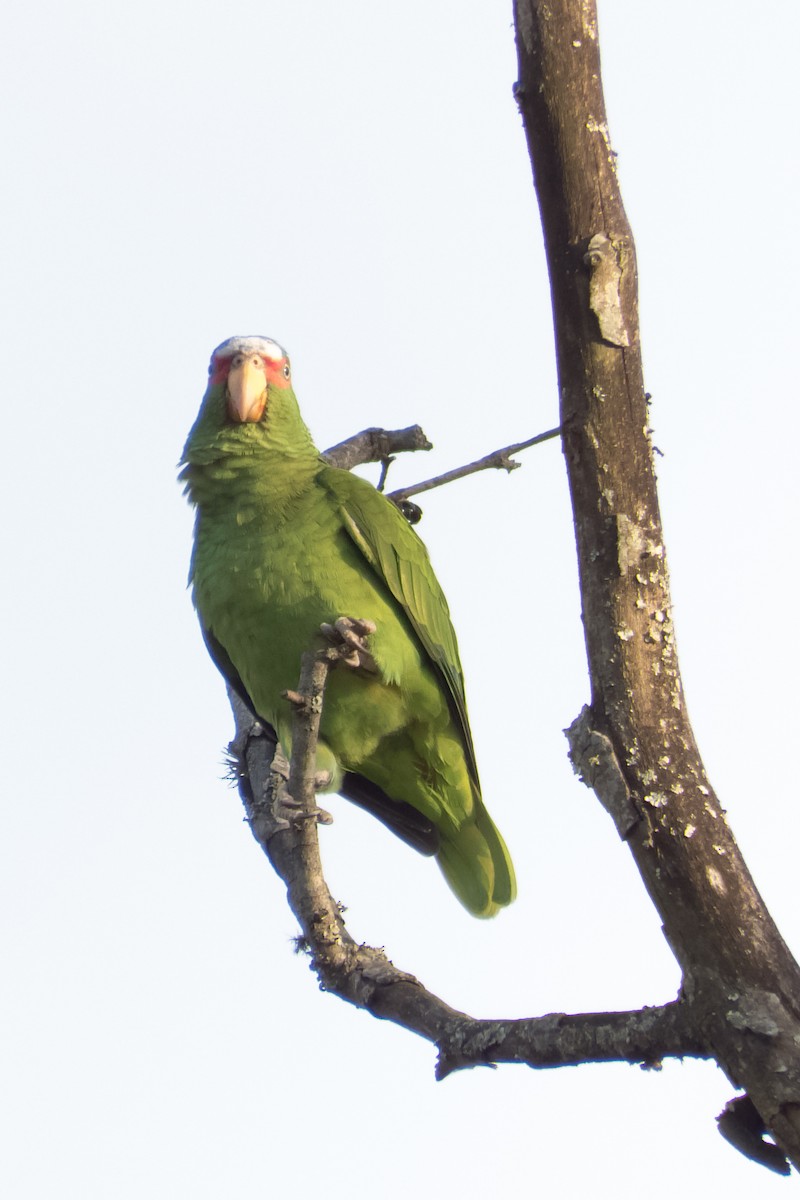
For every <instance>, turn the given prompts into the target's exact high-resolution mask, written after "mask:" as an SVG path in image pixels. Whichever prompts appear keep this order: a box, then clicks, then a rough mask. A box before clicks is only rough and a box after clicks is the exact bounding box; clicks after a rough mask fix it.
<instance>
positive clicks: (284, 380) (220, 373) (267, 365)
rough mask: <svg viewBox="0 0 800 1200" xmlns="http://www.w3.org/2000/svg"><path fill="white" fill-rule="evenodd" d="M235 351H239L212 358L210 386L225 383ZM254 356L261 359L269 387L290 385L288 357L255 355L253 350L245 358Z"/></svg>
mask: <svg viewBox="0 0 800 1200" xmlns="http://www.w3.org/2000/svg"><path fill="white" fill-rule="evenodd" d="M237 353H239V351H236V352H235V353H233V354H226V355H225V356H224V357H221V358H219V357H215V358H214V359H213V361H212V363H211V371H210V372H209V374H210V383H211V386H212V387H216V386H217V384H220V383H225V382H226V381H227V378H228V372H229V371H230V369H231V364H232V363H233V360H234V358H235V357H236V354H237ZM255 357H258V358H260V359H261V362H262V364H263V366H264V374H265V375H266V377H267V383H268V384H269V385H270V387H274V388H281V389H283V388H287V387H289V386H290V378H289V376H288V374H287V372H288V367H289V360H288V358H267V357H266V355H264V354H258V355H257V354H256V352H254V351H253V352H251V353H250V354H248V355H247V358H255Z"/></svg>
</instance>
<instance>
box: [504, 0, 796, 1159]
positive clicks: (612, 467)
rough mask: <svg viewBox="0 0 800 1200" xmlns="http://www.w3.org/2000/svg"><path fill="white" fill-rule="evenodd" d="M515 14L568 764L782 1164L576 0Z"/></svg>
mask: <svg viewBox="0 0 800 1200" xmlns="http://www.w3.org/2000/svg"><path fill="white" fill-rule="evenodd" d="M515 24H516V34H517V51H518V58H519V83H518V85H517V89H516V96H517V100H518V103H519V107H520V112H521V114H522V118H523V123H524V127H525V133H526V137H527V142H528V149H529V152H530V157H531V163H532V166H533V173H534V181H535V185H536V191H537V196H538V199H539V207H540V213H541V221H542V228H543V231H544V238H545V249H546V254H547V261H548V270H549V274H550V285H551V291H552V297H553V313H554V319H555V331H556V353H557V361H558V375H559V394H560V396H561V405H562V426H563V427H564V453H565V459H566V465H567V473H568V477H569V483H570V489H571V494H572V503H573V511H574V521H575V530H576V540H577V549H578V563H579V571H580V582H581V598H582V606H583V622H584V629H585V636H586V646H587V654H588V660H589V670H590V676H591V685H592V700H591V707H590V709H588V710H587V713H586V716H585V718H584V720H583V721H582V723H581V724H582V731H581V740H582V741H584V742H585V741H586V739H587V737H589V736H593V737H595V739H596V745H597V746H598V747H604V749H603V750H602V753H601V754H600V758H601V759H602V760H603V763H604V764H605V768H604V769H603V770H601V771H600V772H599V773H598V776H597V778H594V777H593V776H592V774H591V773H589V772H586V771H584V778H586V780H587V782H592V784H593V786H595V787H596V788H597V791H598V794H599V795H600V798H601V800H602V801H603V803H604V804H605V805H606V807H608V808H609V811H610V812H612V815H613V816H614V819H615V821H616V823H617V828H618V829H619V830H620V832H621V834H622V836H623V837H624V838H625V840H626V842H627V845H628V846H629V847H630V849H631V852H632V854H633V856H634V859H635V861H636V865H637V867H638V869H639V871H640V873H641V876H642V879H643V880H644V882H645V885H646V887H647V890H648V892H649V894H650V897H651V899H652V901H653V903H654V905H655V906H656V908H657V910H658V912H659V915H660V916H661V919H662V922H663V925H664V932H665V934H666V936H667V939H668V941H669V944H670V946H671V947H672V950H673V952H674V954H675V956H676V958H677V959H678V962H679V963H680V966H681V969H682V971H683V994H684V995H686V996H687V997H689V998H690V1000H691V1004H692V1007H693V1009H694V1012H695V1018H696V1020H697V1021H698V1030H702V1033H703V1036H704V1037H705V1038H707V1039H708V1045H709V1046H711V1047H712V1048H713V1051H714V1056H715V1058H716V1059H717V1061H718V1063H719V1064H720V1066H721V1067H722V1068H723V1069H724V1070H725V1071H726V1072H727V1074H728V1075H729V1077H730V1078H731V1079H732V1080H733V1081H734V1082H735V1083H736V1084H737V1085H739V1086H741V1087H744V1088H745V1089H746V1090H747V1092H748V1094H749V1096H750V1098H751V1100H752V1101H753V1103H754V1105H755V1107H756V1108H757V1110H758V1112H759V1113H760V1116H761V1119H762V1120H763V1122H764V1124H765V1126H766V1127H767V1128H768V1129H769V1130H770V1131H771V1133H772V1135H773V1136H774V1137H775V1139H776V1141H778V1142H779V1143H780V1145H781V1147H782V1148H783V1149H785V1150H786V1151H787V1153H789V1154H790V1156H791V1157H792V1159H793V1161H794V1163H795V1165H796V1166H798V1165H800V970H799V969H798V966H797V964H796V963H795V961H794V959H793V958H792V956H791V954H790V953H789V951H788V949H787V947H786V945H785V944H784V942H783V940H782V938H781V936H780V934H779V932H778V930H777V928H776V927H775V925H774V922H773V921H772V919H771V917H770V915H769V913H768V911H767V909H766V906H765V905H764V902H763V900H762V898H761V896H760V895H759V893H758V891H757V890H756V887H755V885H754V883H753V880H752V879H751V877H750V874H749V872H748V870H747V867H746V865H745V863H744V860H743V858H742V856H741V853H740V851H739V849H738V847H737V845H736V843H735V841H734V839H733V836H732V834H731V831H730V829H729V828H728V825H727V823H726V821H725V816H724V813H723V811H722V808H721V806H720V804H719V801H718V800H717V798H716V796H715V795H714V792H713V789H712V787H711V784H710V782H709V780H708V778H707V776H706V774H705V770H704V768H703V764H702V761H701V759H700V754H699V751H698V749H697V746H696V744H695V739H694V734H693V732H692V729H691V726H690V724H689V718H688V714H687V710H686V705H685V702H684V698H683V689H682V685H681V679H680V673H679V669H678V658H677V650H676V645H675V638H674V631H673V627H672V608H671V600H670V594H669V582H668V575H667V566H666V555H665V550H664V537H663V532H662V528H661V517H660V513H659V507H658V497H657V494H656V482H655V470H654V464H653V452H652V447H651V444H650V441H649V437H648V425H649V422H648V413H647V400H646V395H645V389H644V384H643V378H642V363H641V350H640V343H639V322H638V309H637V281H636V260H635V252H634V244H633V235H632V233H631V229H630V226H629V224H628V221H627V218H626V216H625V211H624V209H623V206H622V199H621V196H620V192H619V186H618V182H617V177H616V170H615V158H614V154H613V151H612V150H611V144H610V139H609V132H608V126H607V122H606V114H605V105H604V99H603V90H602V81H601V73H600V56H599V50H598V38H597V15H596V6H595V2H594V0H546V2H545V0H515Z"/></svg>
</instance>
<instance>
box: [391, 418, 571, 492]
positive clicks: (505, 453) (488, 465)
mask: <svg viewBox="0 0 800 1200" xmlns="http://www.w3.org/2000/svg"><path fill="white" fill-rule="evenodd" d="M560 435H561V427H560V426H559V428H558V429H548V430H547V432H546V433H538V434H537V435H536V437H532V438H528V440H527V441H526V442H515V443H514V445H513V446H504V447H503V449H502V450H493V451H492V453H491V454H487V455H485V456H484V457H483V458H479V459H477V460H476V461H475V462H472V463H467V465H466V466H463V467H455V468H454V470H452V471H445V473H444V474H443V475H436V476H434V478H433V479H426V480H424V481H423V482H422V483H415V484H413V485H412V486H411V487H404V488H398V489H397V491H396V492H389V494H388V498H389V499H390V500H394V502H395V504H398V503H400V502H401V501H403V500H407V499H408V497H409V496H418V495H419V494H420V492H429V491H430V490H431V489H432V488H436V487H442V485H443V484H445V483H452V482H453V481H454V480H456V479H464V477H465V476H467V475H474V474H475V472H476V471H488V470H490V469H495V470H502V471H515V470H516V469H517V467H521V466H522V463H518V462H515V461H514V459H513V458H512V457H511V455H512V454H519V452H520V451H521V450H527V449H528V448H529V447H530V446H537V445H538V444H539V442H548V441H550V439H551V438H556V437H560Z"/></svg>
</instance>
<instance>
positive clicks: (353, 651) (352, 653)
mask: <svg viewBox="0 0 800 1200" xmlns="http://www.w3.org/2000/svg"><path fill="white" fill-rule="evenodd" d="M376 628H377V627H376V625H375V622H374V621H362V620H359V619H358V618H357V617H339V618H338V620H336V621H335V622H334V624H333V625H328V624H327V622H326V623H325V624H323V625H321V626H320V629H321V630H322V635H323V637H325V638H327V640H328V641H329V642H330V643H331V645H332V646H333V648H334V649H335V650H336V651H337V652H338V654H339V658H340V660H341V661H342V662H343V663H344V664H345V665H346V666H348V667H357V668H360V669H361V670H362V671H369V672H370V674H371V675H377V673H378V668H377V666H376V664H375V659H374V658H373V657H372V655H371V654H370V652H369V650H368V648H367V643H366V639H367V638H368V637H369V635H370V634H371V633H374V632H375V629H376Z"/></svg>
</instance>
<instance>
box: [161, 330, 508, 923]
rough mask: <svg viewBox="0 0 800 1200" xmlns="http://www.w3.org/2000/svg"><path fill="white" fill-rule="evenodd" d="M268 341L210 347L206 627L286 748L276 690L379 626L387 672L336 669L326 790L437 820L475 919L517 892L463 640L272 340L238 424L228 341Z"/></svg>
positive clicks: (389, 513) (421, 565) (205, 435)
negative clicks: (361, 624) (376, 797)
mask: <svg viewBox="0 0 800 1200" xmlns="http://www.w3.org/2000/svg"><path fill="white" fill-rule="evenodd" d="M261 342H262V340H261V339H255V338H253V339H231V340H230V341H229V342H226V343H223V345H222V346H221V347H219V348H218V350H217V351H215V358H213V359H212V370H211V382H210V384H209V388H208V391H207V392H206V395H205V397H204V399H203V403H202V406H201V409H200V413H199V416H198V418H197V421H196V422H195V425H194V427H193V429H192V431H191V433H190V435H189V439H188V441H187V443H186V448H185V451H184V457H183V462H184V464H185V467H184V470H183V472H182V478H183V479H185V481H186V486H187V492H188V494H189V497H190V499H191V502H192V503H193V504H194V505H195V506H196V509H197V520H196V526H195V541H194V553H193V556H192V569H191V581H192V583H193V596H194V603H195V606H196V608H197V611H198V614H199V617H200V621H201V624H202V626H203V628H204V631H205V632H206V635H207V636H208V635H210V639H211V640H212V642H216V643H218V644H219V645H220V646H221V647H222V648H223V650H224V652H225V654H226V655H227V657H228V658H229V659H230V662H231V663H232V664H233V667H234V668H235V671H236V672H237V673H238V676H239V678H240V679H241V683H242V684H243V686H244V688H245V689H246V692H247V694H248V696H249V698H250V700H251V703H252V705H253V708H254V710H255V711H256V712H257V713H258V715H259V716H260V717H262V718H263V719H264V720H266V721H268V722H269V723H270V724H271V725H272V726H273V727H274V728H275V730H276V731H277V733H278V736H279V738H280V740H281V742H282V744H283V745H284V747H288V746H289V745H290V742H291V731H290V719H291V714H290V710H289V706H288V704H287V703H286V701H285V700H283V699H282V698H281V693H282V692H283V691H285V690H286V689H288V688H294V687H296V685H297V679H298V675H299V669H300V657H301V655H302V653H303V651H304V650H306V649H307V648H308V647H309V645H310V644H311V642H312V639H313V638H314V636H315V634H316V633H317V632H318V630H319V626H320V624H321V623H323V622H329V623H333V622H334V621H335V620H336V619H337V618H338V617H339V616H342V615H345V616H349V617H354V618H366V619H369V620H372V621H374V622H375V624H376V627H377V629H376V632H375V633H374V634H373V635H372V637H371V638H370V640H369V648H370V652H371V653H372V655H373V657H374V659H375V663H376V666H377V668H378V674H377V675H375V674H369V673H368V672H365V671H362V670H352V669H348V668H346V667H343V666H340V667H337V669H336V670H335V671H334V672H333V673H332V675H331V676H330V678H329V682H328V687H327V690H326V696H325V706H324V710H323V716H322V724H321V731H320V732H321V737H320V747H319V753H318V767H319V769H320V770H329V771H330V772H331V775H332V783H331V788H332V790H338V787H339V786H340V784H341V781H342V777H343V773H344V772H352V773H354V774H355V775H358V776H362V777H364V778H365V779H367V780H369V781H371V783H373V784H375V785H377V786H378V787H379V788H380V789H381V790H382V791H383V792H384V793H385V794H386V796H388V797H390V798H391V800H393V801H404V802H405V803H407V804H409V805H411V806H412V807H413V808H414V809H416V810H417V811H418V812H421V813H422V814H424V816H426V817H427V818H429V819H430V821H431V822H432V823H433V824H434V825H435V827H436V830H437V831H438V834H439V839H440V844H439V850H438V855H437V858H438V862H439V865H440V867H441V869H442V871H443V873H444V875H445V878H446V879H447V881H448V883H449V884H450V886H451V887H452V889H453V891H454V892H455V893H456V895H457V896H458V898H459V899H460V900H461V902H462V903H463V904H464V905H465V907H466V908H468V909H469V910H470V912H472V913H474V914H475V915H476V916H482V917H487V916H492V915H493V914H494V913H495V912H497V910H498V909H499V908H500V907H501V906H503V905H506V904H509V903H510V902H511V901H512V900H513V898H514V895H515V890H516V887H515V882H514V872H513V867H512V865H511V860H510V858H509V855H508V851H507V850H506V847H505V844H504V842H503V839H502V838H501V836H500V834H499V833H498V831H497V829H496V828H495V826H494V824H493V823H492V821H491V818H490V817H489V815H488V813H487V812H486V809H485V808H484V805H483V802H482V800H481V795H480V787H479V783H478V774H477V768H476V764H475V755H474V750H473V745H472V738H471V736H470V731H469V724H468V721H467V710H466V701H465V697H464V684H463V677H462V672H461V664H460V662H459V657H458V648H457V644H456V638H455V633H454V631H453V627H452V624H451V622H450V616H449V612H448V608H447V602H446V600H445V598H444V595H443V593H442V590H441V588H440V587H439V584H438V582H437V580H436V577H435V575H434V573H433V570H432V568H431V565H430V561H429V559H428V554H427V551H426V550H425V547H424V545H423V544H422V542H421V541H420V539H419V538H418V537H417V535H416V533H415V532H414V530H413V529H412V528H411V527H410V526H409V525H408V523H407V522H406V521H405V520H404V518H403V517H402V515H401V514H400V513H399V512H398V510H397V509H396V507H395V506H394V505H393V504H392V503H391V502H390V501H388V500H386V499H385V498H384V497H383V496H382V495H380V493H378V492H377V491H376V490H375V488H374V487H372V485H371V484H369V483H367V482H366V481H365V480H363V479H360V478H359V477H357V476H355V475H352V474H350V473H349V472H347V471H342V470H338V469H336V468H334V467H330V466H328V465H327V464H326V463H325V462H324V461H323V460H322V459H321V458H320V456H319V454H318V452H317V450H316V449H315V447H314V445H313V442H312V440H311V436H310V434H309V432H308V429H307V428H306V426H305V425H304V423H303V421H302V418H301V416H300V412H299V410H298V407H297V401H296V399H295V396H294V392H293V391H292V389H291V386H290V385H289V384H288V380H287V378H282V377H281V376H280V375H279V374H278V370H277V368H278V367H279V366H281V364H284V365H283V367H282V370H283V371H284V372H285V376H286V377H288V364H287V361H286V359H285V357H284V358H283V359H282V360H280V361H277V359H276V357H275V356H277V353H278V351H280V347H277V345H276V343H273V342H264V343H263V344H264V345H267V346H268V347H270V348H273V349H271V350H270V351H269V353H270V354H271V355H272V356H273V357H272V358H271V359H270V358H268V359H267V360H266V368H267V369H266V373H265V379H266V407H265V410H264V412H263V415H262V416H261V417H260V419H258V420H253V419H251V418H247V419H245V420H241V421H234V420H231V418H230V415H229V404H228V400H229V395H230V393H229V389H228V384H227V376H226V373H225V362H226V354H228V348H229V347H231V346H233V347H234V349H236V347H241V346H245V349H246V352H247V353H250V352H251V350H252V347H253V346H257V345H258V344H260V343H261ZM281 353H283V352H282V351H281ZM228 357H229V358H230V354H228Z"/></svg>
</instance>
